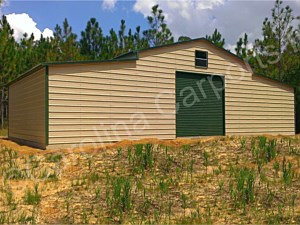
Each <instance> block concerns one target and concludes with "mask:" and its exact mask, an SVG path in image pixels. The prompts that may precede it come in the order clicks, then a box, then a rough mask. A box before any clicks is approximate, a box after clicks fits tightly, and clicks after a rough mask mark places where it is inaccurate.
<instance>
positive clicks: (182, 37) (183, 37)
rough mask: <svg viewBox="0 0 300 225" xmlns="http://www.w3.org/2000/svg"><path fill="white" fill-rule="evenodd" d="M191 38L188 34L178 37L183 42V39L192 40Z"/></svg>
mask: <svg viewBox="0 0 300 225" xmlns="http://www.w3.org/2000/svg"><path fill="white" fill-rule="evenodd" d="M190 40H191V38H190V37H187V36H180V37H179V38H178V42H183V41H190Z"/></svg>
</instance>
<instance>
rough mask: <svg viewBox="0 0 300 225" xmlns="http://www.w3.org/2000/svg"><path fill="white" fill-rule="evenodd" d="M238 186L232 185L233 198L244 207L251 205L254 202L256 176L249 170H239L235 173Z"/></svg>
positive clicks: (231, 193)
mask: <svg viewBox="0 0 300 225" xmlns="http://www.w3.org/2000/svg"><path fill="white" fill-rule="evenodd" d="M235 178H236V184H235V185H233V184H231V188H230V195H231V197H232V198H233V199H234V200H235V201H237V202H238V203H241V204H242V205H246V204H249V203H251V202H253V200H254V181H255V174H254V171H253V170H250V169H248V168H242V169H237V170H236V171H235Z"/></svg>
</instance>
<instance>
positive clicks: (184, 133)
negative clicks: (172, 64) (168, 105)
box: [176, 72, 225, 137]
mask: <svg viewBox="0 0 300 225" xmlns="http://www.w3.org/2000/svg"><path fill="white" fill-rule="evenodd" d="M176 107H177V110H176V111H177V114H176V135H177V137H193V136H214V135H225V113H224V110H225V109H224V108H225V104H224V81H223V78H222V77H220V76H212V75H204V74H195V73H185V72H184V73H183V72H177V73H176Z"/></svg>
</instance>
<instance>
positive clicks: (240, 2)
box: [133, 0, 300, 47]
mask: <svg viewBox="0 0 300 225" xmlns="http://www.w3.org/2000/svg"><path fill="white" fill-rule="evenodd" d="M155 4H159V6H160V8H161V9H163V11H164V13H165V15H166V19H167V24H168V26H169V28H170V29H171V31H172V32H173V35H174V36H175V38H178V37H179V36H181V35H184V36H189V37H191V38H198V37H205V36H206V35H207V34H209V35H211V34H212V33H213V31H214V29H215V28H217V29H218V30H219V31H220V32H221V34H222V35H223V36H224V37H225V40H226V42H227V44H230V45H235V44H236V41H237V40H238V38H239V37H240V35H241V34H243V32H245V31H246V32H247V33H248V36H249V41H250V42H253V41H254V40H255V39H257V38H259V37H260V36H261V28H262V23H263V21H264V18H265V17H266V16H268V17H270V16H271V9H272V8H273V6H274V1H273V0H266V1H250V0H136V2H135V4H134V7H133V10H134V11H135V12H139V13H141V14H142V15H144V17H146V16H148V15H150V14H151V8H152V6H153V5H155ZM286 4H288V5H290V6H291V7H292V8H293V10H294V15H299V14H300V7H299V5H298V4H300V0H297V2H296V1H295V0H294V1H286V2H284V5H286ZM229 47H230V46H229Z"/></svg>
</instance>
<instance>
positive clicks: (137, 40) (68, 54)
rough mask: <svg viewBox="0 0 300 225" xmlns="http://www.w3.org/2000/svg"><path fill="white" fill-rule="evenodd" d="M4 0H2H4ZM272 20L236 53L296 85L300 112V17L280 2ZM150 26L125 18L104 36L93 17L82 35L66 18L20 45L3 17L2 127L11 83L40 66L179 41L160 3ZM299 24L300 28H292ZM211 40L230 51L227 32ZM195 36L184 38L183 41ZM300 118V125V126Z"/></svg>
mask: <svg viewBox="0 0 300 225" xmlns="http://www.w3.org/2000/svg"><path fill="white" fill-rule="evenodd" d="M0 1H1V0H0ZM271 12H272V14H271V17H269V18H266V19H265V20H264V21H263V24H262V38H260V39H257V40H255V43H253V46H250V45H249V44H250V43H249V40H248V35H247V34H246V33H245V34H244V36H243V37H242V38H240V39H239V40H238V41H237V43H236V48H235V51H236V54H237V55H238V56H239V57H241V58H243V59H244V60H246V61H248V62H249V63H250V64H251V65H252V67H253V68H254V70H255V72H257V73H258V74H261V75H265V76H269V77H270V78H275V79H277V80H280V81H282V82H286V83H288V84H291V85H293V86H296V87H297V88H296V92H297V100H296V102H297V113H298V114H299V111H300V108H299V107H300V97H299V96H300V94H299V93H300V88H299V86H300V33H299V32H300V23H299V19H300V18H299V17H295V16H294V15H293V10H292V9H291V8H290V7H289V6H284V5H283V2H282V1H280V0H276V1H275V5H274V7H273V9H272V11H271ZM147 22H148V28H147V29H146V30H143V31H142V30H141V27H140V26H137V27H136V28H135V29H131V28H129V29H127V26H126V22H125V20H121V23H120V27H119V29H118V30H117V31H116V30H114V29H113V28H112V29H110V31H109V33H108V34H104V32H103V30H102V28H101V26H100V24H99V22H98V21H97V20H96V19H95V18H91V19H90V20H89V21H88V22H87V24H86V27H85V29H84V30H83V31H81V33H80V37H78V35H77V34H75V33H74V32H73V30H72V26H71V25H70V24H69V22H68V20H67V19H65V20H64V21H63V23H62V25H58V24H57V25H56V26H55V28H54V35H53V37H47V38H45V37H43V36H42V35H41V37H40V38H39V39H36V37H34V35H33V34H26V33H25V34H24V35H23V37H22V38H21V40H19V41H16V40H15V38H14V31H13V29H12V28H11V26H10V25H9V23H8V21H7V18H6V17H5V16H2V18H1V19H0V62H1V63H0V77H1V81H0V88H1V89H0V90H1V99H0V101H1V102H0V108H1V110H0V113H1V126H2V127H3V125H4V121H5V119H6V116H7V100H8V96H7V84H8V83H9V82H10V81H11V80H13V79H15V78H16V77H17V76H18V75H20V74H22V73H24V72H25V71H27V70H28V69H30V68H32V67H33V66H35V65H37V64H38V63H40V62H49V61H51V62H53V61H75V60H106V59H112V58H114V57H116V56H117V55H120V54H122V53H126V52H128V51H132V50H139V49H144V48H147V47H153V46H160V45H164V44H171V43H174V41H175V40H174V37H173V35H172V31H171V30H170V29H169V27H168V25H167V23H166V21H165V16H164V13H163V10H162V9H160V7H159V5H155V6H153V7H152V13H151V15H150V16H148V17H147ZM294 24H297V26H296V27H293V26H292V25H294ZM206 38H207V39H208V40H209V41H211V42H212V43H214V44H215V45H217V46H219V47H221V48H224V46H225V44H226V42H225V39H224V38H223V36H222V34H221V33H220V32H219V31H218V30H217V29H215V31H214V32H213V34H211V35H206ZM190 39H191V38H190V37H188V36H181V37H179V38H178V40H177V41H179V42H181V41H187V40H190ZM298 118H299V117H298ZM299 122H300V121H299V120H298V122H297V123H298V124H299Z"/></svg>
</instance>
